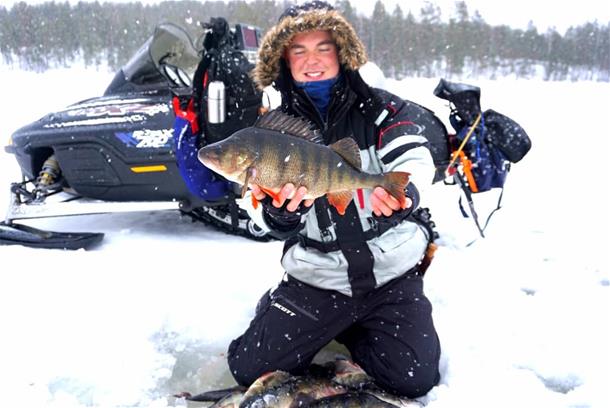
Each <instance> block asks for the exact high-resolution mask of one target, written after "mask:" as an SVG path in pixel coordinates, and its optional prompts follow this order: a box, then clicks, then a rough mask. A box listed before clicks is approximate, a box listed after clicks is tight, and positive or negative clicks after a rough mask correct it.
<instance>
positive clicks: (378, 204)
mask: <svg viewBox="0 0 610 408" xmlns="http://www.w3.org/2000/svg"><path fill="white" fill-rule="evenodd" d="M371 205H372V207H373V213H374V214H375V215H376V216H378V217H381V215H382V214H383V215H385V216H386V217H389V216H390V215H392V213H393V212H394V211H398V210H405V209H407V208H409V207H411V206H412V205H413V201H412V200H411V199H410V198H409V197H407V199H406V202H405V204H404V206H401V205H400V203H399V202H398V200H397V199H395V198H394V197H392V196H391V195H390V194H389V193H388V192H387V191H386V190H385V189H384V188H381V187H375V189H374V190H373V194H371Z"/></svg>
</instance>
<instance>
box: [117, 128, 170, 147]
mask: <svg viewBox="0 0 610 408" xmlns="http://www.w3.org/2000/svg"><path fill="white" fill-rule="evenodd" d="M173 132H174V129H158V130H150V129H142V130H134V131H133V132H116V133H115V136H116V137H117V138H119V140H120V141H121V142H123V143H124V144H125V145H126V146H128V147H136V148H155V149H159V148H162V147H167V148H169V147H170V139H171V137H172V134H173Z"/></svg>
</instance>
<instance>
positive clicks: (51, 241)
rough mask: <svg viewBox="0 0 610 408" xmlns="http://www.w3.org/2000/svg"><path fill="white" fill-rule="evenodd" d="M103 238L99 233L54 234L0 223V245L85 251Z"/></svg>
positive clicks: (26, 226)
mask: <svg viewBox="0 0 610 408" xmlns="http://www.w3.org/2000/svg"><path fill="white" fill-rule="evenodd" d="M103 238H104V234H103V233H100V232H54V231H45V230H40V229H37V228H34V227H30V226H28V225H23V224H15V223H10V224H7V223H6V222H0V245H22V246H27V247H32V248H47V249H70V250H76V249H87V248H90V247H92V246H93V245H95V244H98V243H99V242H101V241H102V239H103Z"/></svg>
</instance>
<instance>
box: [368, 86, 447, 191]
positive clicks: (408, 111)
mask: <svg viewBox="0 0 610 408" xmlns="http://www.w3.org/2000/svg"><path fill="white" fill-rule="evenodd" d="M385 109H386V111H387V112H388V114H387V116H386V118H385V119H384V120H383V121H382V122H381V124H380V125H379V127H378V129H379V131H378V137H377V150H376V152H377V158H378V159H379V162H380V165H381V169H382V171H383V172H384V173H386V172H390V171H406V172H408V173H410V174H411V176H410V178H409V179H410V184H413V186H414V188H415V189H414V190H413V191H415V192H416V194H417V199H419V194H421V193H422V192H423V191H425V189H426V188H427V187H428V186H430V185H431V184H432V181H433V179H434V174H435V171H436V169H435V166H434V162H433V160H432V155H431V153H430V149H429V142H428V139H427V138H426V136H425V131H426V128H427V126H426V125H427V124H428V122H429V121H430V120H432V118H431V117H430V115H432V116H433V115H434V114H433V113H432V112H431V111H428V110H427V109H424V108H422V107H420V106H419V105H416V104H412V103H409V102H408V101H407V102H405V101H403V100H401V99H399V98H398V97H396V96H394V95H392V96H391V99H390V101H389V102H388V104H387V105H386V108H385ZM412 194H414V193H412ZM407 195H408V196H409V197H410V198H411V199H413V198H415V197H414V196H410V195H409V188H407ZM417 201H419V200H417Z"/></svg>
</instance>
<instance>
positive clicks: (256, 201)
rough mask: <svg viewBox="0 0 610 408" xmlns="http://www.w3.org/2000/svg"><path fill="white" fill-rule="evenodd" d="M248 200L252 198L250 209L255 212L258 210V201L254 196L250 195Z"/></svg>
mask: <svg viewBox="0 0 610 408" xmlns="http://www.w3.org/2000/svg"><path fill="white" fill-rule="evenodd" d="M250 198H252V207H253V208H254V209H255V210H256V209H257V208H258V200H257V199H256V197H254V195H251V196H250Z"/></svg>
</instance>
